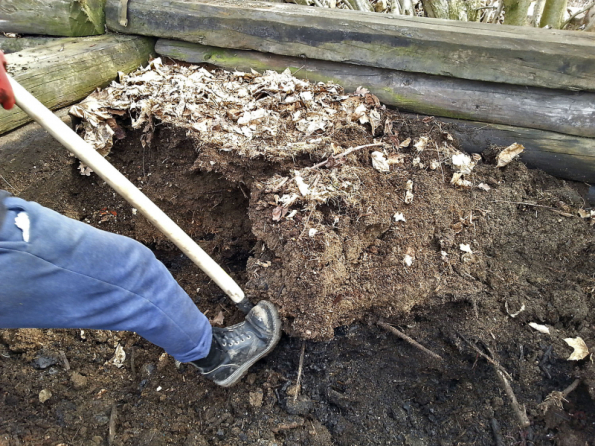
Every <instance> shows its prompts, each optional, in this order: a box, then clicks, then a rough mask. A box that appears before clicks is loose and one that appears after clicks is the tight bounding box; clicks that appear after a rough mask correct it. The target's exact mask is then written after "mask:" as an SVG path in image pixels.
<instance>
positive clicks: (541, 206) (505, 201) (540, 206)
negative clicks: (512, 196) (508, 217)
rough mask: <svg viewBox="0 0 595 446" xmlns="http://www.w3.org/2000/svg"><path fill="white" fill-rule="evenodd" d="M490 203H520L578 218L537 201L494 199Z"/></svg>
mask: <svg viewBox="0 0 595 446" xmlns="http://www.w3.org/2000/svg"><path fill="white" fill-rule="evenodd" d="M492 203H509V204H520V205H523V206H533V207H536V208H544V209H549V210H550V211H553V212H555V213H556V214H559V215H562V216H563V217H577V218H578V215H572V214H569V213H568V212H562V211H559V210H558V209H556V208H553V207H551V206H545V205H543V204H537V203H528V202H526V201H507V200H494V201H492Z"/></svg>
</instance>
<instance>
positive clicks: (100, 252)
mask: <svg viewBox="0 0 595 446" xmlns="http://www.w3.org/2000/svg"><path fill="white" fill-rule="evenodd" d="M5 204H6V205H7V207H8V215H7V217H6V219H5V221H4V224H3V226H2V227H1V228H0V327H1V328H88V329H105V330H127V331H134V332H136V333H138V334H139V335H140V336H142V337H144V338H145V339H147V340H148V341H150V342H152V343H154V344H156V345H158V346H160V347H162V348H163V349H164V350H165V351H166V352H167V353H169V354H170V355H172V356H173V357H174V358H175V359H177V360H178V361H181V362H189V361H193V360H197V359H200V358H203V357H205V356H207V354H208V353H209V350H210V347H211V341H212V332H211V326H210V324H209V322H208V320H207V318H206V317H205V316H204V315H203V314H202V313H201V312H200V311H199V310H198V308H197V307H196V305H195V304H194V303H193V302H192V300H191V299H190V298H189V297H188V295H187V294H186V293H185V292H184V290H183V289H182V288H181V287H180V286H179V285H178V283H177V282H176V281H175V280H174V278H173V277H172V276H171V274H170V273H169V271H168V270H167V269H166V268H165V266H164V265H163V264H162V263H161V262H159V261H158V260H157V259H156V258H155V256H154V255H153V253H152V252H151V251H150V250H149V249H148V248H146V247H145V246H143V245H141V244H140V243H138V242H136V241H134V240H132V239H130V238H127V237H123V236H120V235H116V234H112V233H108V232H104V231H101V230H98V229H95V228H93V227H91V226H89V225H86V224H84V223H81V222H79V221H76V220H72V219H69V218H67V217H64V216H62V215H60V214H58V213H56V212H54V211H52V210H49V209H47V208H44V207H42V206H40V205H38V204H36V203H32V202H26V201H24V200H21V199H19V198H14V197H9V198H7V199H5ZM21 212H25V213H26V214H27V216H28V218H29V221H30V231H29V240H28V242H26V241H24V240H23V231H22V230H21V229H19V228H18V227H17V226H16V225H15V218H16V217H17V215H18V214H19V213H21Z"/></svg>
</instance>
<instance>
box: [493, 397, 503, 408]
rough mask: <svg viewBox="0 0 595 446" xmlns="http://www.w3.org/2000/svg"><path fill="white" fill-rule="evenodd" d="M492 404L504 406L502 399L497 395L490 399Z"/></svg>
mask: <svg viewBox="0 0 595 446" xmlns="http://www.w3.org/2000/svg"><path fill="white" fill-rule="evenodd" d="M492 406H494V407H502V406H504V400H503V399H502V398H500V397H499V396H497V397H495V398H493V399H492Z"/></svg>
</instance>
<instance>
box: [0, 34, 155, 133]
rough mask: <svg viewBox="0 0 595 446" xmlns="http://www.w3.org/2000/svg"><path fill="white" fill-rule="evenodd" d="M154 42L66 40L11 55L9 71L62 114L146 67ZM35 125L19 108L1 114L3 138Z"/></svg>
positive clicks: (101, 38)
mask: <svg viewBox="0 0 595 446" xmlns="http://www.w3.org/2000/svg"><path fill="white" fill-rule="evenodd" d="M153 51H154V41H153V39H149V38H145V37H137V36H116V35H107V36H99V37H87V38H84V39H80V38H79V39H74V38H70V39H63V40H62V39H61V40H60V41H59V42H54V43H51V44H48V45H44V46H40V47H36V48H31V49H28V50H24V51H21V52H19V53H13V54H8V55H7V56H6V59H7V61H8V71H9V73H10V74H11V75H12V76H14V78H15V80H17V81H18V82H19V83H21V85H23V87H25V88H26V89H27V90H29V91H30V92H31V94H33V95H34V96H35V97H37V99H39V100H40V101H41V102H42V103H43V104H44V105H45V106H46V107H48V108H50V109H57V108H61V107H65V106H67V105H70V104H72V103H74V102H77V101H80V100H81V99H83V98H84V97H86V96H87V95H89V94H90V93H91V92H92V91H93V90H95V89H96V88H98V87H104V86H106V85H108V84H109V83H110V82H111V81H112V80H114V79H115V78H116V76H117V74H118V71H122V72H125V73H129V72H131V71H132V70H135V69H136V68H138V67H139V66H140V65H142V64H144V63H146V62H147V61H148V59H149V56H150V55H151V53H152V52H153ZM29 121H30V118H29V116H27V115H26V114H25V113H24V112H23V111H21V109H20V108H18V107H15V108H14V109H12V110H10V111H8V112H3V113H0V134H2V133H4V132H7V131H9V130H11V129H14V128H16V127H18V126H20V125H23V124H25V123H27V122H29Z"/></svg>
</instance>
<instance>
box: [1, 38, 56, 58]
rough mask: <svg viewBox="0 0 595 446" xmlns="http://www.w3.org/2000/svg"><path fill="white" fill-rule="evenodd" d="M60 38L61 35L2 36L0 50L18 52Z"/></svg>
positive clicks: (6, 52) (7, 52) (5, 52)
mask: <svg viewBox="0 0 595 446" xmlns="http://www.w3.org/2000/svg"><path fill="white" fill-rule="evenodd" d="M60 39H61V38H60V37H19V38H13V37H0V51H3V52H4V54H10V53H16V52H17V51H23V50H26V49H27V48H35V47H36V46H41V45H47V44H48V43H52V42H55V41H57V40H60Z"/></svg>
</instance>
